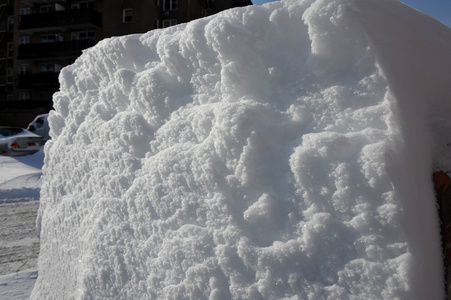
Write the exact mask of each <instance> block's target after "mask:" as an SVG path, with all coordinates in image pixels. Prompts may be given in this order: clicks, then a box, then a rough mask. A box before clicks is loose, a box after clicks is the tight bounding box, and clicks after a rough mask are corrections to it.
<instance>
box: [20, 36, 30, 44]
mask: <svg viewBox="0 0 451 300" xmlns="http://www.w3.org/2000/svg"><path fill="white" fill-rule="evenodd" d="M29 43H30V36H29V35H23V36H21V37H20V38H19V44H20V45H25V44H29Z"/></svg>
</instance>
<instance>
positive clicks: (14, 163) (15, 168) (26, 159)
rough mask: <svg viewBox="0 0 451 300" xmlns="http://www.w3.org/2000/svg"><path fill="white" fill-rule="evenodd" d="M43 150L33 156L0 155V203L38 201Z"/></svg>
mask: <svg viewBox="0 0 451 300" xmlns="http://www.w3.org/2000/svg"><path fill="white" fill-rule="evenodd" d="M43 164H44V151H43V149H42V150H41V151H39V152H37V153H35V154H33V155H26V156H16V157H10V156H2V155H0V203H2V202H6V201H9V200H12V201H15V200H13V199H17V198H21V199H23V198H32V199H39V191H40V187H41V176H42V170H41V169H42V166H43Z"/></svg>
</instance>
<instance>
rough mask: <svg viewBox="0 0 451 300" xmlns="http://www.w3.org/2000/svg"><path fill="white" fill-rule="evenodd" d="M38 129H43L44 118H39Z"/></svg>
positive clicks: (37, 121)
mask: <svg viewBox="0 0 451 300" xmlns="http://www.w3.org/2000/svg"><path fill="white" fill-rule="evenodd" d="M36 125H37V127H42V126H43V125H44V118H39V119H37V120H36Z"/></svg>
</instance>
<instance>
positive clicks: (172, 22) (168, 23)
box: [163, 19, 177, 28]
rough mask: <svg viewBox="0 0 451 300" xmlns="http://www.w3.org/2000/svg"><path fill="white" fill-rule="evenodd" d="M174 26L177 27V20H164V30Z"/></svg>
mask: <svg viewBox="0 0 451 300" xmlns="http://www.w3.org/2000/svg"><path fill="white" fill-rule="evenodd" d="M174 25H177V20H175V19H172V20H163V28H166V27H170V26H174Z"/></svg>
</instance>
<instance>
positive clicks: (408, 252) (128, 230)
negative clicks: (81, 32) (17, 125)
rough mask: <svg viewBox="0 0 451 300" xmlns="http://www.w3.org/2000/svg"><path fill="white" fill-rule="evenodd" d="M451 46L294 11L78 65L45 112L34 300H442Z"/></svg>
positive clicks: (104, 49)
mask: <svg viewBox="0 0 451 300" xmlns="http://www.w3.org/2000/svg"><path fill="white" fill-rule="evenodd" d="M450 35H451V32H450V29H449V28H447V27H445V26H443V25H441V24H440V23H438V22H435V21H434V20H432V19H431V18H429V17H427V16H425V15H423V14H421V13H419V12H417V11H415V10H413V9H411V8H409V7H407V6H405V5H403V4H401V3H400V2H397V1H392V0H383V1H371V0H355V1H344V0H343V1H340V0H327V1H326V0H317V1H313V0H305V1H298V0H296V1H282V2H273V3H270V4H267V5H265V6H252V7H246V8H241V9H234V10H228V11H225V12H223V13H221V14H218V15H215V16H213V17H210V18H205V19H201V20H197V21H194V22H191V23H189V24H184V25H179V26H176V27H172V28H168V29H165V30H156V31H152V32H149V33H147V34H143V35H132V36H126V37H117V38H112V39H108V40H105V41H102V42H101V43H99V44H98V45H97V46H96V47H94V48H92V49H89V50H87V51H86V52H85V53H84V54H83V55H82V56H81V57H80V58H79V59H78V60H77V61H76V62H75V63H74V64H73V65H72V66H69V67H67V68H65V69H64V70H63V71H62V73H61V75H60V82H61V91H60V92H59V93H57V94H56V95H55V96H54V104H55V108H56V110H55V111H54V112H52V113H51V115H50V119H49V120H50V124H51V136H52V140H51V141H49V142H48V143H47V145H46V149H45V151H46V156H45V166H44V169H43V171H44V182H43V186H42V190H41V208H40V214H39V217H38V224H39V226H40V230H41V252H40V257H39V277H38V280H37V283H36V286H35V289H34V290H33V294H32V298H34V299H51V298H65V299H68V298H75V299H100V298H115V299H144V298H152V299H157V298H158V299H230V298H234V299H282V298H284V299H371V298H374V297H378V298H379V297H381V298H385V299H394V298H399V299H415V298H417V299H425V298H428V299H439V298H442V297H443V295H444V293H443V278H442V277H443V270H442V267H441V264H442V262H441V252H440V242H439V226H438V220H437V213H436V208H435V201H434V195H433V190H432V183H431V174H432V170H433V167H434V168H442V167H449V162H450V160H449V159H448V158H447V157H446V154H445V153H446V152H445V151H446V150H447V144H446V143H447V138H448V137H447V134H448V132H451V131H449V128H450V126H449V125H450V124H449V122H446V121H444V119H443V117H444V116H446V113H447V112H448V111H449V107H450V106H449V105H448V102H449V101H448V99H449V95H450V93H449V92H450V90H449V86H450V85H449V82H450V79H451V75H450V71H449V70H450V68H448V64H449V62H450V61H451V59H450V58H451V57H450V56H451V51H450V49H451V45H450V42H449V41H450V40H451V39H450ZM412 49H414V51H412ZM437 55H441V56H440V57H439V56H437ZM437 68H438V69H437ZM437 110H439V113H437V114H435V112H436V111H437ZM442 113H443V114H442ZM432 128H435V129H436V130H432ZM433 132H434V133H437V134H435V135H434V134H433Z"/></svg>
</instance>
